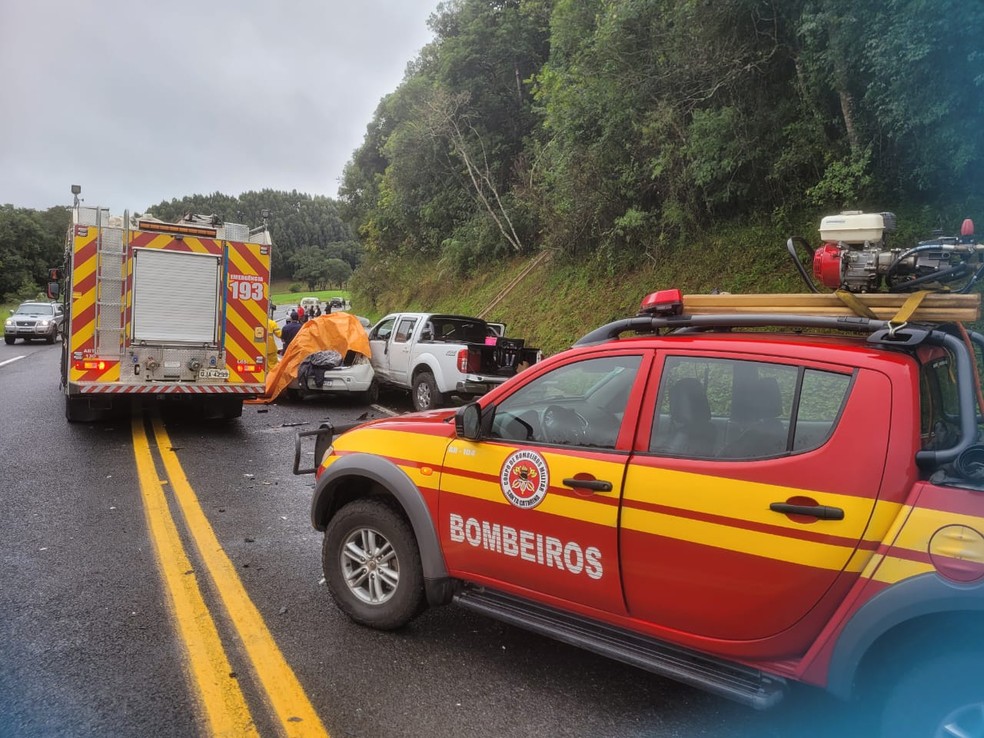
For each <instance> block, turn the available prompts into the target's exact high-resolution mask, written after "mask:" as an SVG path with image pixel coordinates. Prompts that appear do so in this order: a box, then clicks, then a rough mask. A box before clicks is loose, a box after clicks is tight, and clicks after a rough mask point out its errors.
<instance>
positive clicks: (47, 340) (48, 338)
mask: <svg viewBox="0 0 984 738" xmlns="http://www.w3.org/2000/svg"><path fill="white" fill-rule="evenodd" d="M56 338H58V329H57V328H55V331H54V333H52V334H51V335H50V336H45V339H44V342H45V343H46V344H48V345H49V346H50V345H51V344H53V343H54V342H55V339H56Z"/></svg>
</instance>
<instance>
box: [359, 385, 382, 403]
mask: <svg viewBox="0 0 984 738" xmlns="http://www.w3.org/2000/svg"><path fill="white" fill-rule="evenodd" d="M360 399H361V400H362V402H364V403H365V404H366V405H375V404H376V403H377V402H379V382H377V381H376V380H375V379H374V380H372V382H371V383H370V384H369V389H367V390H366V391H365V392H363V393H362V397H361V398H360Z"/></svg>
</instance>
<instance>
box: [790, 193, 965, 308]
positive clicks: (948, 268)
mask: <svg viewBox="0 0 984 738" xmlns="http://www.w3.org/2000/svg"><path fill="white" fill-rule="evenodd" d="M894 230H895V215H894V214H892V213H862V212H860V211H845V212H843V213H840V214H839V215H828V216H827V217H825V218H823V219H822V220H821V221H820V238H821V239H822V241H823V244H822V245H821V246H820V247H819V248H817V249H815V250H813V249H812V248H811V247H810V245H809V243H808V242H807V241H806V240H805V239H803V238H801V237H799V236H793V237H792V238H790V239H789V240H788V241H787V242H786V248H787V249H788V250H789V254H790V256H791V257H792V259H793V262H794V264H795V265H796V268H797V269H798V270H799V273H800V276H802V277H803V281H804V282H806V286H807V287H808V288H809V289H810V290H811V291H812V292H819V291H820V290H819V288H818V287H817V282H819V283H820V284H821V285H822V286H824V287H827V288H829V289H833V290H837V289H843V290H847V291H849V292H878V291H880V290H885V291H888V292H911V291H915V290H920V289H947V290H949V291H951V292H967V291H969V290H970V288H971V287H972V286H973V285H974V283H976V282H977V280H978V279H980V278H981V276H984V244H980V243H977V238H976V236H975V235H974V222H973V221H972V220H970V219H969V218H968V219H967V220H965V221H964V222H963V225H962V226H961V228H960V235H959V236H943V235H940V234H936V235H935V236H934V238H932V239H930V240H928V241H921V242H919V244H918V245H916V246H914V247H912V248H908V249H902V248H891V247H889V246H888V245H887V234H889V233H891V232H892V231H894ZM797 247H799V249H800V251H799V252H797ZM804 253H805V254H806V256H807V258H806V259H804V258H803V257H802V256H801V254H804ZM810 261H812V263H813V275H812V277H811V276H810V274H809V273H808V272H807V266H806V264H808V263H809V262H810Z"/></svg>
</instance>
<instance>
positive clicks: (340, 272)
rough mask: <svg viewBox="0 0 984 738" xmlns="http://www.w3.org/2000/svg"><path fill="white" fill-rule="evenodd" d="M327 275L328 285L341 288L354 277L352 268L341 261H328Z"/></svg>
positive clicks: (326, 265) (326, 263)
mask: <svg viewBox="0 0 984 738" xmlns="http://www.w3.org/2000/svg"><path fill="white" fill-rule="evenodd" d="M325 274H326V275H327V282H328V284H333V285H336V286H338V287H341V286H343V285H344V284H345V283H346V282H347V281H348V278H349V277H351V276H352V267H350V266H349V265H348V264H347V263H346V262H344V261H342V260H341V259H328V261H326V262H325Z"/></svg>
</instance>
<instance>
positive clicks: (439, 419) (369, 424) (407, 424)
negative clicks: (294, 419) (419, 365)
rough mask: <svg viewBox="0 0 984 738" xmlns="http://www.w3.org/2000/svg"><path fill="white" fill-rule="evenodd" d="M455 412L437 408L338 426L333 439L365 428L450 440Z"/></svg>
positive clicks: (452, 434)
mask: <svg viewBox="0 0 984 738" xmlns="http://www.w3.org/2000/svg"><path fill="white" fill-rule="evenodd" d="M456 412H457V409H456V408H438V409H436V410H424V411H422V412H419V413H407V414H405V415H395V416H393V417H390V418H378V419H376V420H369V421H366V422H361V423H353V424H340V425H339V426H338V427H337V429H336V431H335V433H336V435H335V438H336V439H338V438H340V437H341V436H342V435H343V434H347V433H349V432H350V431H353V432H356V431H361V430H364V429H367V428H372V429H374V430H393V431H408V432H411V433H424V434H426V435H429V436H446V437H448V438H452V437H453V436H454V435H455V429H454V414H455V413H456Z"/></svg>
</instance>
